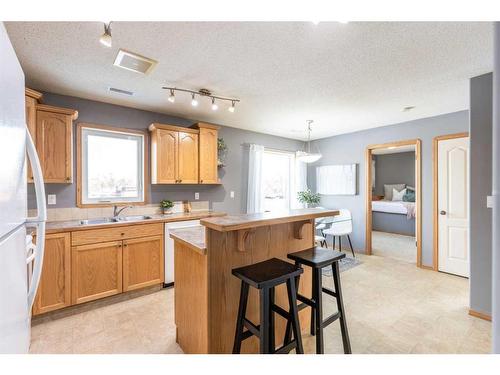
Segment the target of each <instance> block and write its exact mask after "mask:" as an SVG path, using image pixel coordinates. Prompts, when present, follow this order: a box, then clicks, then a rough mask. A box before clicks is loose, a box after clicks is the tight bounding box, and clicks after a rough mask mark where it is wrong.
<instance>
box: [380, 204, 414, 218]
mask: <svg viewBox="0 0 500 375" xmlns="http://www.w3.org/2000/svg"><path fill="white" fill-rule="evenodd" d="M414 207H415V203H413V202H401V201H386V200H380V201H372V211H377V212H386V213H390V214H400V215H407V216H409V217H414V216H415V215H414V211H415V210H414V209H413V208H414Z"/></svg>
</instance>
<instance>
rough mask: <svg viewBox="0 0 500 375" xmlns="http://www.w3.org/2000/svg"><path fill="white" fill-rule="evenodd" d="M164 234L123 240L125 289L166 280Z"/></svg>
mask: <svg viewBox="0 0 500 375" xmlns="http://www.w3.org/2000/svg"><path fill="white" fill-rule="evenodd" d="M164 279H165V278H164V262H163V236H161V235H158V236H151V237H145V238H134V239H130V240H124V241H123V291H124V292H127V291H129V290H134V289H139V288H144V287H147V286H151V285H157V284H160V283H163V281H164Z"/></svg>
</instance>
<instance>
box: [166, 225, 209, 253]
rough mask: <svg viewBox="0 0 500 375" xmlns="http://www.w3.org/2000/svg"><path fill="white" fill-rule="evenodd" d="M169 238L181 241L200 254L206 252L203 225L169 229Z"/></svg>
mask: <svg viewBox="0 0 500 375" xmlns="http://www.w3.org/2000/svg"><path fill="white" fill-rule="evenodd" d="M170 238H172V239H173V240H174V241H179V242H181V243H182V244H184V245H186V246H187V247H189V248H190V249H193V250H194V251H197V252H199V253H200V254H202V255H205V254H206V253H207V245H206V243H205V227H204V226H203V225H196V226H194V227H186V228H177V229H171V230H170Z"/></svg>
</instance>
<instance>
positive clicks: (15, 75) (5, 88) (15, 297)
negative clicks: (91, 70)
mask: <svg viewBox="0 0 500 375" xmlns="http://www.w3.org/2000/svg"><path fill="white" fill-rule="evenodd" d="M25 115H26V113H25V102H24V74H23V71H22V69H21V65H20V64H19V61H18V60H17V56H16V54H15V52H14V49H13V47H12V45H11V43H10V40H9V37H8V35H7V32H6V30H5V27H4V25H3V23H2V22H0V353H28V350H29V344H30V327H31V307H32V305H33V301H34V299H35V294H36V289H37V287H38V283H39V280H40V274H41V269H42V264H43V251H44V247H43V246H44V242H45V220H46V206H45V191H44V185H43V179H42V174H41V168H40V163H39V161H38V157H37V155H36V150H35V146H34V144H33V141H32V140H31V137H30V136H29V132H28V131H27V128H26V120H25ZM26 153H28V156H29V158H26ZM27 159H29V162H30V164H31V167H32V170H33V177H34V184H35V191H36V202H37V216H36V217H28V216H27V213H28V210H27V179H26V162H27ZM27 226H29V227H30V232H31V231H32V229H31V228H33V230H34V231H35V232H36V236H37V240H36V242H37V244H36V245H33V244H32V243H31V237H30V236H27Z"/></svg>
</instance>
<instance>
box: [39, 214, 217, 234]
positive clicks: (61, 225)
mask: <svg viewBox="0 0 500 375" xmlns="http://www.w3.org/2000/svg"><path fill="white" fill-rule="evenodd" d="M223 215H225V213H223V212H216V211H196V212H189V213H186V212H181V213H173V214H169V215H146V216H150V217H151V219H142V220H141V219H140V220H134V221H118V222H108V223H99V224H80V220H71V221H51V222H47V225H46V233H61V232H73V231H79V230H87V229H96V228H104V227H120V226H125V225H140V224H151V223H168V222H173V221H185V220H198V219H203V218H209V217H218V216H223Z"/></svg>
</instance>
